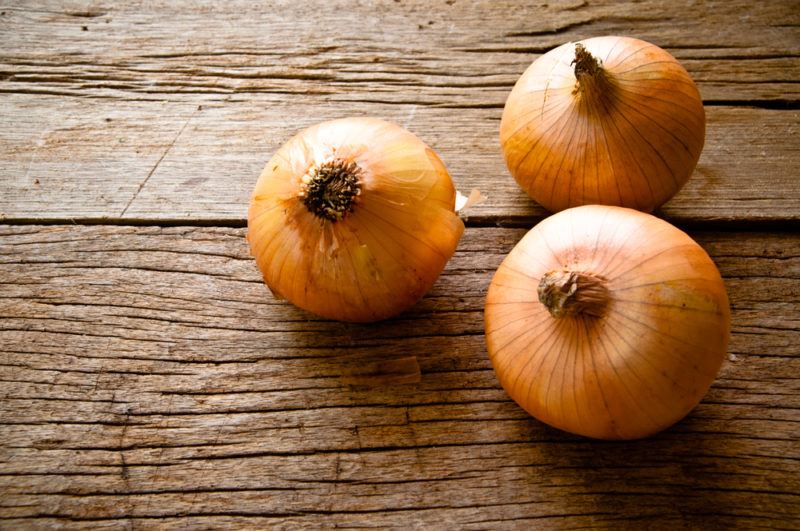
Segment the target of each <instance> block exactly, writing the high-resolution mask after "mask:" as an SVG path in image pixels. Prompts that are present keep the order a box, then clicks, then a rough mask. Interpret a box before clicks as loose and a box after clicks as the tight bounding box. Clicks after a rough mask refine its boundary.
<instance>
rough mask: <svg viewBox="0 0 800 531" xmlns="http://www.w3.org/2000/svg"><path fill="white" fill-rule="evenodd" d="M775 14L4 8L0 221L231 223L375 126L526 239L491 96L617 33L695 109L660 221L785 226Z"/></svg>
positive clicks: (642, 6)
mask: <svg viewBox="0 0 800 531" xmlns="http://www.w3.org/2000/svg"><path fill="white" fill-rule="evenodd" d="M794 4H795V3H793V2H764V3H759V4H758V5H752V3H751V2H744V1H739V0H737V1H731V2H724V3H721V4H714V5H713V6H712V5H705V4H703V3H699V4H691V5H690V4H685V5H682V4H680V3H673V2H667V3H664V2H658V1H655V0H648V1H646V2H642V3H639V4H637V5H636V7H635V9H633V8H632V7H630V6H628V5H625V4H620V3H613V2H592V3H587V2H578V1H575V2H554V3H541V4H530V5H527V6H523V5H522V4H518V3H516V2H507V3H506V2H463V1H461V0H458V2H451V1H446V2H437V3H430V2H418V1H412V0H402V1H400V2H377V3H372V2H370V3H357V2H349V1H344V0H340V1H336V2H326V3H325V4H324V5H314V6H311V5H308V4H306V3H302V2H301V3H295V2H276V3H274V4H272V5H271V6H270V7H269V8H264V7H254V5H253V4H252V3H249V2H243V1H237V2H226V3H225V4H224V5H222V4H217V3H214V2H151V3H146V4H140V3H137V2H130V3H128V2H126V3H114V4H109V5H105V4H103V5H100V4H96V3H91V4H87V3H86V2H83V1H70V2H55V1H52V2H38V3H36V4H28V3H23V2H17V3H13V2H12V3H11V4H9V5H7V6H6V7H4V8H2V13H4V14H2V15H0V40H2V42H3V43H4V46H3V49H2V50H0V92H2V93H4V94H3V97H2V98H0V119H2V121H3V122H4V123H8V124H12V127H6V128H2V129H0V162H1V163H2V168H0V187H2V189H3V190H4V193H3V194H0V219H6V220H8V221H13V222H22V221H35V220H66V219H77V220H84V221H90V220H93V221H97V220H119V219H124V220H132V221H151V222H160V221H169V222H175V221H180V220H205V221H207V222H216V221H220V222H224V223H226V224H231V223H233V224H235V223H241V221H242V220H243V219H244V212H245V208H246V204H247V200H248V198H249V194H250V191H251V189H252V187H253V183H254V182H255V179H256V177H257V175H258V174H259V173H260V171H261V168H262V167H263V165H264V164H265V162H266V160H268V158H269V156H270V155H271V154H272V153H273V152H274V151H275V150H276V149H277V148H278V146H280V145H281V144H282V143H283V142H285V141H286V140H287V139H288V138H289V137H291V136H292V135H294V134H295V133H296V132H297V131H299V130H300V129H301V128H303V127H305V126H308V125H310V124H313V123H316V122H318V121H321V120H325V119H332V118H338V117H342V116H346V115H374V116H379V117H383V118H387V119H391V120H394V121H396V122H398V123H400V124H402V125H404V126H406V127H408V128H409V129H411V130H412V131H413V132H415V133H416V134H418V135H419V136H420V137H422V138H423V139H424V140H425V141H426V142H427V143H428V144H430V145H431V146H432V147H434V149H436V150H437V151H438V152H439V153H440V154H441V155H442V157H443V159H444V160H445V162H446V164H447V165H448V167H449V168H450V170H451V172H452V174H453V177H454V180H455V181H456V184H457V186H458V187H459V188H462V189H464V190H469V189H472V188H480V189H482V190H483V191H484V192H486V193H487V195H488V197H489V200H488V201H487V202H486V203H484V204H482V205H480V206H477V207H475V208H474V210H473V211H471V212H470V213H469V215H470V217H471V218H472V219H473V220H474V222H475V223H478V224H494V223H498V224H503V223H516V224H529V223H530V221H531V220H533V219H537V218H540V217H541V216H543V215H544V214H545V212H544V211H543V210H542V209H541V208H540V207H538V206H536V205H535V204H534V203H532V202H531V201H530V200H529V199H528V198H527V197H526V196H525V195H524V194H523V193H522V192H521V191H520V190H519V189H518V187H517V186H516V184H515V183H514V181H513V179H511V177H510V176H509V174H508V172H507V170H506V168H505V165H504V163H503V160H502V156H501V154H500V151H499V141H498V127H499V118H500V115H501V112H502V107H503V104H504V102H505V98H506V96H507V95H508V93H509V92H510V90H511V87H512V86H513V84H514V82H515V81H516V79H517V78H518V76H519V75H520V74H521V73H522V71H523V70H524V69H525V67H526V66H527V65H528V64H530V62H531V61H532V60H534V59H535V58H536V57H538V56H539V55H540V54H542V53H544V52H545V51H547V50H549V49H550V48H552V47H554V46H556V45H558V44H561V43H563V42H565V41H568V40H576V39H581V38H586V37H589V36H594V35H601V34H610V33H618V34H626V35H632V36H637V37H640V38H643V39H646V40H649V41H651V42H654V43H656V44H659V45H661V46H663V47H665V48H666V49H667V50H669V51H670V52H671V53H673V54H674V55H675V56H676V57H677V58H678V59H679V60H680V61H681V62H682V63H683V64H684V65H685V66H686V68H687V69H688V70H689V72H690V73H691V75H692V76H693V77H694V78H695V79H696V80H697V83H698V85H699V87H700V90H701V93H702V95H703V97H704V99H705V101H706V102H707V104H708V107H707V114H708V121H709V125H708V133H707V141H706V148H705V151H704V153H703V155H702V157H701V159H700V164H699V166H698V169H697V171H696V172H695V174H694V176H693V178H692V179H691V180H690V181H689V184H688V185H687V186H686V187H685V189H684V190H683V191H682V192H681V193H680V194H679V195H678V196H677V197H676V198H675V199H674V200H673V201H671V202H670V203H668V204H667V205H666V206H665V207H664V208H663V211H662V214H663V215H664V216H666V217H668V218H669V219H671V220H673V221H678V222H697V221H699V222H704V221H710V220H734V219H736V220H752V221H764V220H767V221H784V220H788V221H792V222H796V221H797V220H798V219H800V207H798V205H800V181H798V179H796V178H795V176H796V175H797V174H798V173H800V167H798V160H800V157H798V154H797V151H798V145H797V142H796V137H797V123H798V117H799V115H798V111H797V102H798V94H799V93H798V89H797V87H798V81H800V74H799V73H800V44H798V43H800V31H799V30H798V27H800V26H799V25H800V14H799V13H800V9H796V7H797V6H796V5H794ZM776 191H780V193H776Z"/></svg>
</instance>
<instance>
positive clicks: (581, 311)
mask: <svg viewBox="0 0 800 531" xmlns="http://www.w3.org/2000/svg"><path fill="white" fill-rule="evenodd" d="M538 293H539V302H541V303H542V304H544V305H545V307H546V308H547V310H548V311H549V312H550V314H551V315H552V316H553V317H556V318H562V317H567V316H578V315H587V316H592V317H602V316H603V315H604V314H605V312H606V309H607V308H608V303H609V300H610V296H609V291H608V287H607V286H606V280H605V279H604V278H602V277H599V276H595V275H591V274H589V273H579V272H576V271H567V270H560V271H550V272H549V273H546V274H545V275H544V276H543V277H542V279H541V281H540V282H539V289H538Z"/></svg>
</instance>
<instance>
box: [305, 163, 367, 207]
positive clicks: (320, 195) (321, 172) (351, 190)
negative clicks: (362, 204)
mask: <svg viewBox="0 0 800 531" xmlns="http://www.w3.org/2000/svg"><path fill="white" fill-rule="evenodd" d="M362 173H363V172H362V170H361V168H359V166H358V164H356V163H355V162H353V161H351V162H347V161H345V160H342V159H333V160H330V161H327V162H323V163H322V164H320V165H318V166H314V167H312V168H311V169H310V170H309V171H308V173H306V174H305V175H303V178H302V183H301V185H300V192H299V193H298V194H297V195H298V197H299V198H300V199H301V200H302V201H303V204H304V205H305V206H306V208H307V209H308V211H309V212H311V213H312V214H314V215H315V216H317V217H318V218H320V219H322V220H328V221H339V220H341V219H342V218H344V217H345V216H346V215H347V214H349V213H350V212H352V211H353V207H354V206H355V203H356V198H357V197H358V196H359V195H360V194H361V181H360V178H361V174H362Z"/></svg>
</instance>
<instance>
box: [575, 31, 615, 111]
mask: <svg viewBox="0 0 800 531" xmlns="http://www.w3.org/2000/svg"><path fill="white" fill-rule="evenodd" d="M570 64H571V65H575V79H576V80H577V83H576V84H575V90H574V91H573V93H574V94H581V95H583V96H584V97H586V98H589V99H602V98H603V97H604V95H606V94H607V93H608V92H609V91H610V90H612V87H613V83H612V79H611V76H610V74H609V73H608V71H607V70H606V69H604V68H603V64H602V62H601V61H600V60H599V59H597V58H596V57H595V56H593V55H592V54H590V53H589V51H588V50H587V49H586V48H585V47H584V46H583V44H580V43H578V44H576V45H575V58H574V59H573V60H572V63H570Z"/></svg>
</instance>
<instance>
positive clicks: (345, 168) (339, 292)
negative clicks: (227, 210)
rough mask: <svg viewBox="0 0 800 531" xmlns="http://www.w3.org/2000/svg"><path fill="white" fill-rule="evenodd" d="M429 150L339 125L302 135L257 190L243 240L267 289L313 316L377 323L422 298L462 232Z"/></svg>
mask: <svg viewBox="0 0 800 531" xmlns="http://www.w3.org/2000/svg"><path fill="white" fill-rule="evenodd" d="M455 200H456V191H455V189H454V188H453V183H452V181H451V180H450V175H449V174H448V173H447V169H446V168H445V166H444V164H443V163H442V161H441V160H440V159H439V157H438V156H437V155H436V153H434V151H433V150H432V149H430V148H429V147H428V146H426V145H425V144H424V143H423V142H422V141H421V140H420V139H419V138H417V137H416V136H414V135H413V134H411V133H409V132H408V131H406V130H405V129H403V128H402V127H400V126H398V125H396V124H393V123H390V122H385V121H383V120H378V119H375V118H345V119H341V120H333V121H330V122H324V123H321V124H317V125H315V126H312V127H309V128H308V129H306V130H304V131H302V132H300V133H299V134H298V135H296V136H295V137H294V138H292V139H291V140H289V142H287V143H286V144H285V145H284V146H283V147H281V148H280V149H279V150H278V152H277V153H275V155H274V156H273V157H272V159H271V160H270V161H269V162H268V163H267V166H266V167H265V168H264V171H263V173H262V174H261V177H260V178H259V179H258V183H257V184H256V187H255V190H254V192H253V197H252V200H251V203H250V213H249V218H248V234H247V236H248V240H249V241H250V249H251V252H252V254H253V256H255V258H256V262H257V263H258V266H259V268H260V269H261V272H262V274H263V276H264V281H265V282H266V284H267V285H268V286H269V288H270V289H271V290H272V292H273V293H275V294H276V295H278V296H279V297H283V298H286V299H288V300H290V301H291V302H293V303H294V304H296V305H297V306H299V307H301V308H304V309H306V310H308V311H311V312H313V313H315V314H317V315H320V316H323V317H327V318H330V319H338V320H342V321H361V322H364V321H376V320H379V319H385V318H387V317H391V316H393V315H396V314H398V313H400V312H402V311H403V310H405V309H406V308H408V307H409V306H411V305H412V304H414V303H415V302H416V301H417V300H418V299H419V298H421V297H422V296H423V295H424V294H425V293H426V292H427V291H428V290H429V289H430V288H431V286H432V285H433V283H434V282H435V281H436V279H437V278H438V276H439V274H440V273H441V271H442V269H443V268H444V266H445V264H446V263H447V261H448V260H449V259H450V257H451V256H452V255H453V252H454V251H455V248H456V245H457V244H458V240H459V238H460V237H461V234H462V232H463V231H464V224H463V223H462V222H461V219H459V217H458V216H457V215H456V214H455V212H454V208H455Z"/></svg>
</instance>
